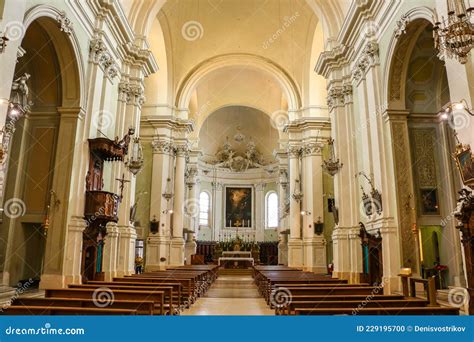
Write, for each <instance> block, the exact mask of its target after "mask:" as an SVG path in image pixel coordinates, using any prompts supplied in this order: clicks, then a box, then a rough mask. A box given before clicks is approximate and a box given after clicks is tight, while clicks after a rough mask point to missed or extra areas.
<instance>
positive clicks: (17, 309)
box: [0, 306, 137, 316]
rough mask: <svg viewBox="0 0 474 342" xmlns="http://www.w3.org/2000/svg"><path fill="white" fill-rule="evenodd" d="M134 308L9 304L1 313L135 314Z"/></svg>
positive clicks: (54, 314)
mask: <svg viewBox="0 0 474 342" xmlns="http://www.w3.org/2000/svg"><path fill="white" fill-rule="evenodd" d="M136 313H137V311H136V310H126V309H108V308H80V307H77V308H76V307H61V306H10V307H9V308H8V309H6V310H4V311H3V312H0V314H2V315H22V316H24V315H49V316H51V315H53V316H56V315H61V316H63V315H94V316H96V315H107V316H109V315H136Z"/></svg>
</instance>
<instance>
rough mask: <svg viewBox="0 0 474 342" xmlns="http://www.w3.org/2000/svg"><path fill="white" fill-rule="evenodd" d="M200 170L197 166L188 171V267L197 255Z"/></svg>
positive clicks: (185, 255)
mask: <svg viewBox="0 0 474 342" xmlns="http://www.w3.org/2000/svg"><path fill="white" fill-rule="evenodd" d="M197 173H198V169H197V167H196V166H192V167H189V168H188V170H187V171H186V185H187V188H188V196H187V199H186V204H185V206H184V210H185V215H186V221H187V223H186V227H187V228H188V232H187V233H186V244H185V246H184V259H185V261H186V264H187V265H190V264H191V256H192V255H194V254H196V248H197V244H196V241H194V240H195V239H194V236H195V232H196V223H197V222H198V220H199V198H198V196H199V191H198V190H199V189H198V179H197Z"/></svg>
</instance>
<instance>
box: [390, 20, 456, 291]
mask: <svg viewBox="0 0 474 342" xmlns="http://www.w3.org/2000/svg"><path fill="white" fill-rule="evenodd" d="M437 54H438V53H437V51H436V50H435V48H434V41H433V36H432V24H431V22H429V21H428V20H425V19H421V18H420V19H414V20H412V22H411V23H410V24H409V25H408V26H407V32H406V34H404V35H402V36H401V37H400V38H399V40H398V42H397V45H396V47H395V50H394V54H393V57H392V61H391V63H390V76H389V87H388V94H387V95H388V110H387V112H388V114H389V117H390V120H391V134H392V150H393V157H394V168H395V179H396V189H397V208H398V225H399V234H400V241H401V242H400V245H401V262H402V265H401V266H402V267H410V268H411V269H412V271H413V272H414V273H415V274H418V275H420V276H428V275H430V274H435V273H436V275H440V274H439V273H438V272H435V268H436V266H437V265H438V264H442V265H445V266H447V269H448V270H449V271H447V272H445V273H443V274H442V275H440V276H442V277H444V278H446V279H445V280H443V282H439V283H443V284H455V283H457V282H458V281H459V277H460V273H461V269H462V267H461V260H456V259H453V258H452V253H451V252H450V250H449V249H450V248H451V247H449V246H453V245H456V240H457V234H456V232H455V227H454V222H453V220H448V221H446V220H445V218H446V217H448V216H449V215H450V213H451V212H452V210H453V209H452V208H454V207H455V198H456V197H455V189H456V188H455V187H454V186H453V185H454V183H455V178H454V176H453V171H454V170H455V169H454V163H453V162H452V158H451V156H450V153H451V151H454V135H453V127H451V125H448V124H447V123H446V122H444V121H443V120H442V119H441V117H440V115H439V112H440V109H441V108H442V107H443V106H444V105H446V104H447V103H448V102H449V101H450V93H449V86H448V79H447V76H446V68H445V66H444V64H443V62H442V61H441V60H440V59H439V58H438V56H437ZM433 231H436V232H439V233H440V239H439V241H437V243H436V244H434V243H433V235H432V232H433ZM433 248H436V249H438V250H433ZM433 255H439V258H438V260H435V261H433V258H432V256H433Z"/></svg>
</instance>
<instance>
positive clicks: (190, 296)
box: [113, 277, 195, 303]
mask: <svg viewBox="0 0 474 342" xmlns="http://www.w3.org/2000/svg"><path fill="white" fill-rule="evenodd" d="M113 281H114V282H115V281H117V282H120V283H132V284H133V283H153V284H160V285H162V284H163V285H165V284H169V283H170V282H176V283H179V284H181V286H182V288H181V296H182V300H183V302H184V301H188V302H189V303H192V302H194V299H195V298H194V292H193V291H194V288H193V285H192V280H191V279H176V278H175V279H172V280H171V279H169V278H165V279H163V278H161V277H148V278H147V277H124V278H113Z"/></svg>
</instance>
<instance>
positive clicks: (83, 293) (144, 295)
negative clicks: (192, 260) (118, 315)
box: [45, 288, 165, 315]
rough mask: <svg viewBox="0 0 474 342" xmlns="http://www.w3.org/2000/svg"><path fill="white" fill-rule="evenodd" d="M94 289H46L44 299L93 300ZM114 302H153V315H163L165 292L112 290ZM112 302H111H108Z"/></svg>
mask: <svg viewBox="0 0 474 342" xmlns="http://www.w3.org/2000/svg"><path fill="white" fill-rule="evenodd" d="M94 291H95V289H89V288H82V289H78V288H75V289H71V288H69V289H47V290H45V298H80V299H93V295H94ZM113 297H114V300H134V301H144V302H146V301H153V302H154V304H155V311H154V313H155V314H158V315H164V314H165V300H164V297H165V292H164V291H154V290H149V291H147V292H145V291H134V290H113ZM110 302H113V301H110Z"/></svg>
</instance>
